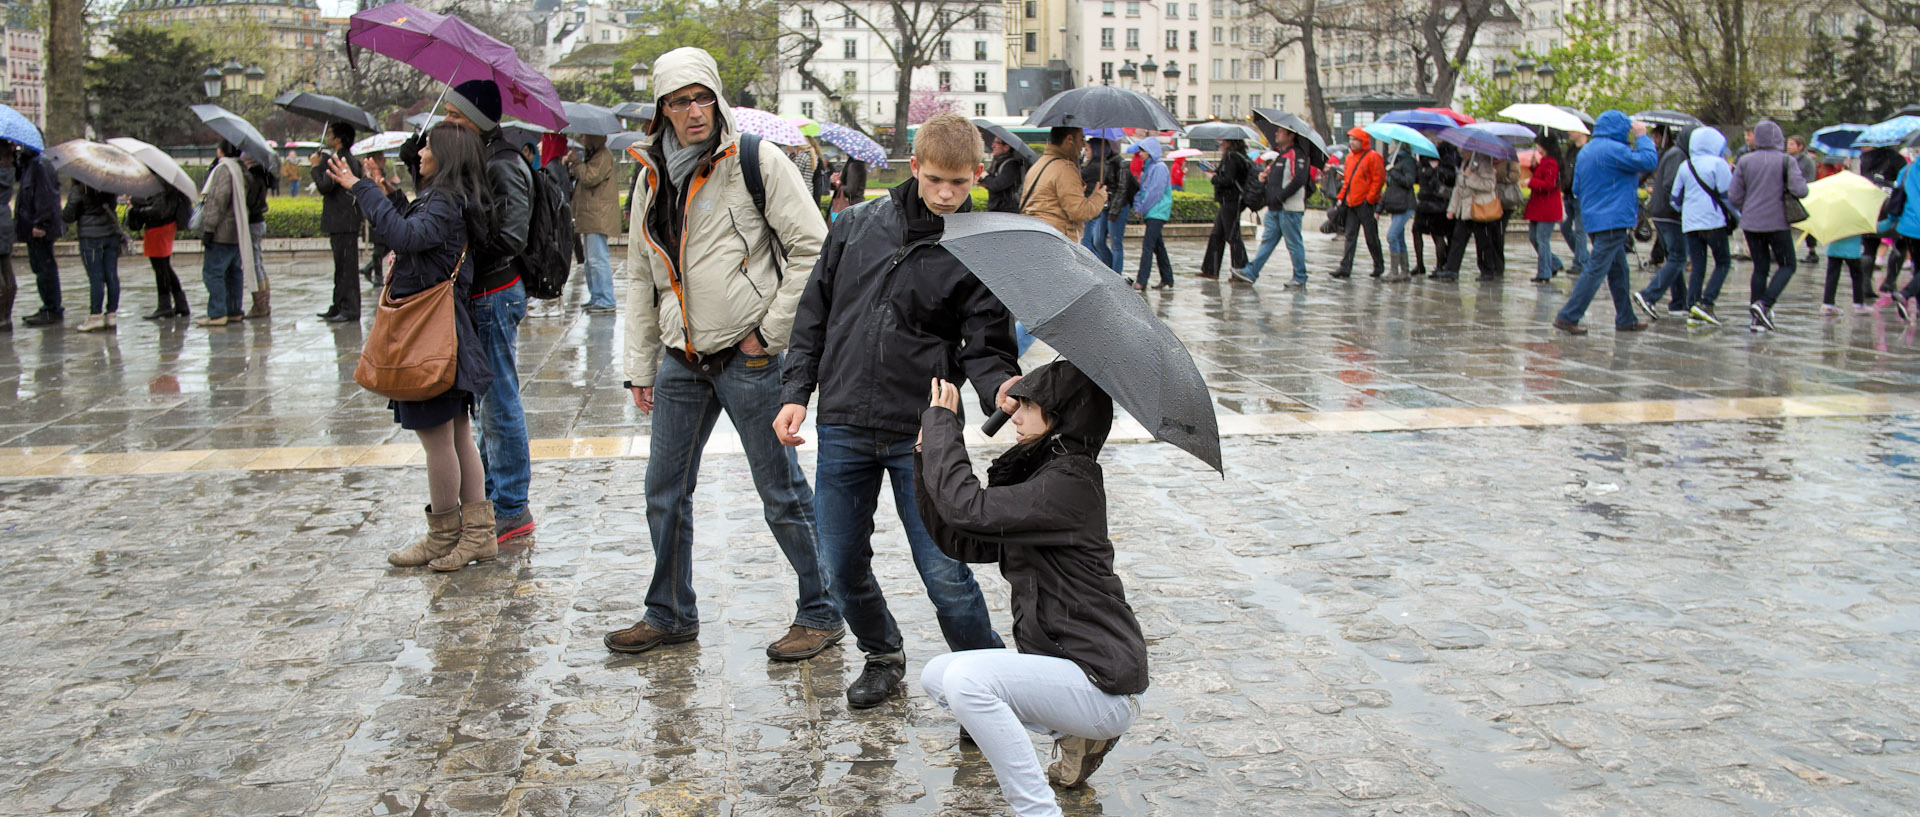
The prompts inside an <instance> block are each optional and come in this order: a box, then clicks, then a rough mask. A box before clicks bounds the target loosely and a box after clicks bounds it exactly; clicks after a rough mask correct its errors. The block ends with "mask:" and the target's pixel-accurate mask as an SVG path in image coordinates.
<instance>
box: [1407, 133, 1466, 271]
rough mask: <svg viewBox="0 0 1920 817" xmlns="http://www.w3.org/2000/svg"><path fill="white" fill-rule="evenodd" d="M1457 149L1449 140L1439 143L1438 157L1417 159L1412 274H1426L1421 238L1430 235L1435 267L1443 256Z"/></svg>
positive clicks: (1449, 234)
mask: <svg viewBox="0 0 1920 817" xmlns="http://www.w3.org/2000/svg"><path fill="white" fill-rule="evenodd" d="M1459 156H1460V154H1459V152H1458V151H1457V150H1456V149H1455V148H1454V146H1453V145H1452V144H1451V143H1447V142H1442V143H1440V158H1438V159H1426V160H1423V161H1422V162H1421V163H1420V184H1419V191H1418V193H1417V194H1416V195H1415V197H1414V216H1413V273H1412V274H1413V275H1415V276H1420V275H1425V274H1427V250H1426V246H1425V242H1424V241H1422V240H1421V239H1422V238H1426V237H1430V238H1432V239H1433V266H1434V269H1436V270H1438V269H1439V268H1440V265H1441V264H1442V263H1445V261H1446V258H1447V239H1449V238H1451V237H1452V236H1453V219H1452V218H1450V217H1448V216H1447V202H1449V201H1451V200H1452V199H1453V180H1454V169H1453V168H1454V165H1455V164H1456V163H1457V162H1458V160H1459Z"/></svg>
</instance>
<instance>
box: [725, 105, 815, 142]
mask: <svg viewBox="0 0 1920 817" xmlns="http://www.w3.org/2000/svg"><path fill="white" fill-rule="evenodd" d="M729 115H730V116H732V117H733V129H734V130H737V131H739V132H741V133H756V134H759V135H760V138H762V139H765V140H767V141H769V142H772V143H774V144H776V145H804V144H806V143H807V137H805V136H803V135H801V133H800V127H799V126H798V125H795V124H793V123H792V122H790V121H788V120H785V119H781V118H780V117H778V116H775V115H773V114H770V113H767V112H766V111H763V110H759V109H758V108H734V109H733V111H732V112H731V113H730V114H729Z"/></svg>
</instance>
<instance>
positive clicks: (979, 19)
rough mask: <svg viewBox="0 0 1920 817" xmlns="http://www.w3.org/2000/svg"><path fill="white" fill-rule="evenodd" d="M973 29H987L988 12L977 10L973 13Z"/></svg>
mask: <svg viewBox="0 0 1920 817" xmlns="http://www.w3.org/2000/svg"><path fill="white" fill-rule="evenodd" d="M973 30H974V31H986V30H987V13H986V12H985V11H976V12H974V13H973Z"/></svg>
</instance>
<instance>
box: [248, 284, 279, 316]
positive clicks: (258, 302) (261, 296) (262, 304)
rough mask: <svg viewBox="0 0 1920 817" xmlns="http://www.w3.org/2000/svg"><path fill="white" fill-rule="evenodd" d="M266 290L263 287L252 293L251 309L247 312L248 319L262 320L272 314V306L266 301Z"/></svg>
mask: <svg viewBox="0 0 1920 817" xmlns="http://www.w3.org/2000/svg"><path fill="white" fill-rule="evenodd" d="M267 293H268V290H267V289H266V288H264V287H262V288H260V289H256V290H254V291H253V308H252V309H249V310H247V317H248V318H254V319H258V318H264V317H267V316H268V315H272V314H273V305H272V302H271V301H270V300H268V297H269V296H268V294H267Z"/></svg>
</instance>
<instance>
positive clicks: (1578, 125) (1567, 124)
mask: <svg viewBox="0 0 1920 817" xmlns="http://www.w3.org/2000/svg"><path fill="white" fill-rule="evenodd" d="M1500 116H1502V117H1505V118H1507V119H1511V120H1513V121H1515V122H1525V123H1527V124H1529V125H1539V126H1540V127H1543V128H1552V129H1554V130H1557V131H1566V132H1568V133H1592V132H1593V131H1592V130H1591V129H1589V128H1588V127H1587V123H1585V122H1582V121H1580V117H1578V116H1575V115H1573V114H1571V113H1568V112H1567V111H1564V110H1561V109H1560V108H1559V107H1557V106H1553V105H1543V104H1541V103H1538V102H1519V103H1515V104H1513V105H1508V106H1507V107H1505V108H1501V109H1500Z"/></svg>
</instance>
